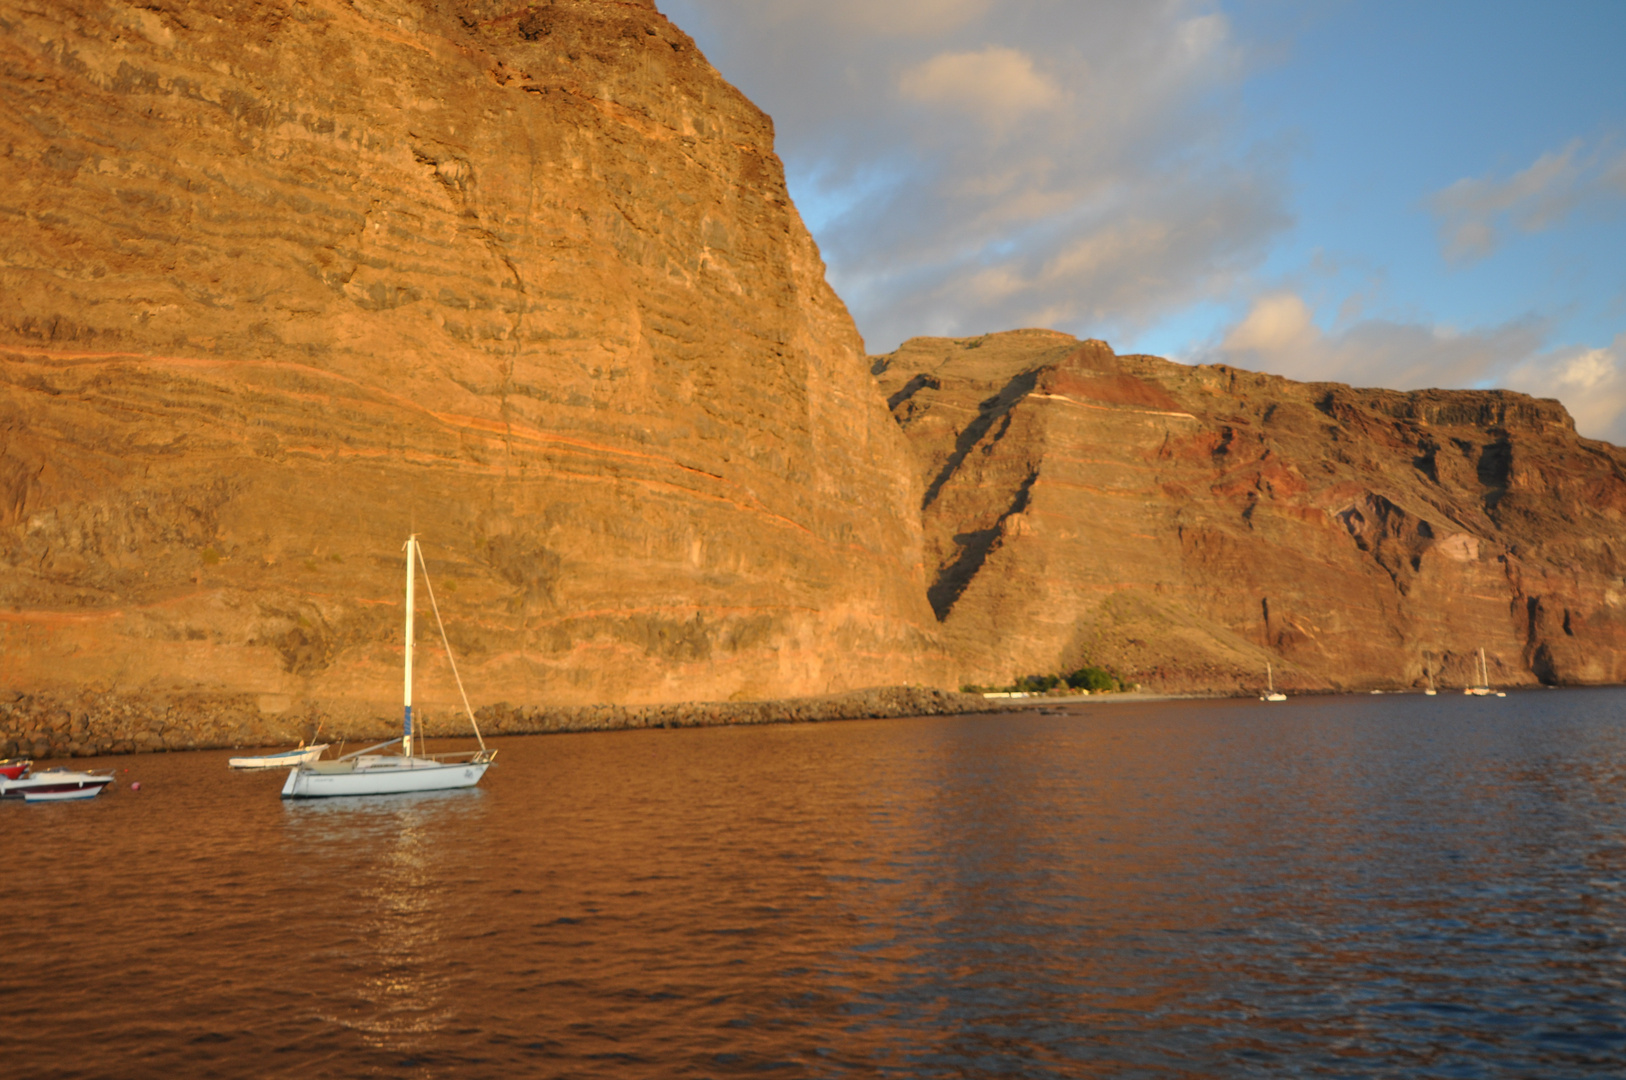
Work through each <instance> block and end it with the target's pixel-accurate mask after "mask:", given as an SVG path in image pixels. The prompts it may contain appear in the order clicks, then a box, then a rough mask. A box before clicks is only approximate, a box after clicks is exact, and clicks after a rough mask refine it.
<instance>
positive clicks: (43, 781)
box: [0, 769, 113, 802]
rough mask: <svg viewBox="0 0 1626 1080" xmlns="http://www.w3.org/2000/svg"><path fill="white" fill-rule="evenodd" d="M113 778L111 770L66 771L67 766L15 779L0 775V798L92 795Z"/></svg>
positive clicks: (60, 798)
mask: <svg viewBox="0 0 1626 1080" xmlns="http://www.w3.org/2000/svg"><path fill="white" fill-rule="evenodd" d="M112 782H113V774H112V773H86V772H69V771H68V770H67V769H46V770H45V771H44V772H31V773H29V774H28V775H27V776H23V777H20V778H19V779H16V780H12V779H0V798H6V799H24V800H26V801H28V802H66V801H67V800H69V799H93V798H95V797H96V796H97V795H100V794H101V793H102V789H103V788H105V787H106V786H107V785H108V784H111V783H112Z"/></svg>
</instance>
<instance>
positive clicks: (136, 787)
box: [130, 780, 141, 791]
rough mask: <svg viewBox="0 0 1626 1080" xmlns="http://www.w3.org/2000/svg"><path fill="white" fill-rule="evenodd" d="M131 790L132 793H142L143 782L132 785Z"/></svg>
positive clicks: (138, 781)
mask: <svg viewBox="0 0 1626 1080" xmlns="http://www.w3.org/2000/svg"><path fill="white" fill-rule="evenodd" d="M130 790H131V791H140V790H141V781H140V780H137V781H135V782H134V783H132V784H131V785H130Z"/></svg>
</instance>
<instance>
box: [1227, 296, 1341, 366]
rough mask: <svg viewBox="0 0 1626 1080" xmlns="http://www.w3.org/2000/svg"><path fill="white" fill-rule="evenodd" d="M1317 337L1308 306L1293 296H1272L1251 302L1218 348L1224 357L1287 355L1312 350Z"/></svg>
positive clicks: (1317, 332) (1319, 333)
mask: <svg viewBox="0 0 1626 1080" xmlns="http://www.w3.org/2000/svg"><path fill="white" fill-rule="evenodd" d="M1320 336H1321V331H1320V330H1319V329H1317V328H1316V325H1315V321H1314V317H1313V316H1312V315H1311V313H1310V305H1308V304H1306V303H1305V302H1304V301H1303V300H1302V299H1300V298H1299V297H1298V296H1297V295H1296V294H1295V293H1272V294H1271V295H1269V296H1262V297H1260V298H1259V299H1258V300H1257V301H1255V303H1254V305H1253V308H1252V310H1250V311H1249V312H1248V315H1247V317H1246V318H1245V319H1243V320H1242V321H1241V322H1240V323H1238V324H1237V325H1236V326H1235V327H1233V328H1232V329H1231V332H1230V333H1229V334H1226V335H1225V341H1224V343H1223V344H1222V345H1221V348H1223V349H1224V350H1225V351H1226V352H1228V353H1239V352H1253V353H1260V354H1264V355H1270V356H1281V355H1284V354H1287V355H1290V354H1293V353H1296V352H1302V351H1304V350H1307V349H1312V348H1314V347H1315V345H1316V343H1317V342H1318V341H1319V339H1320Z"/></svg>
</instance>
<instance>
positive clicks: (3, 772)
mask: <svg viewBox="0 0 1626 1080" xmlns="http://www.w3.org/2000/svg"><path fill="white" fill-rule="evenodd" d="M32 764H34V762H33V760H32V759H30V758H25V757H8V758H7V759H6V760H4V761H0V776H3V777H5V778H6V779H7V780H20V779H22V775H23V773H25V772H27V771H28V767H29V766H30V765H32Z"/></svg>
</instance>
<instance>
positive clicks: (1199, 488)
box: [872, 330, 1626, 692]
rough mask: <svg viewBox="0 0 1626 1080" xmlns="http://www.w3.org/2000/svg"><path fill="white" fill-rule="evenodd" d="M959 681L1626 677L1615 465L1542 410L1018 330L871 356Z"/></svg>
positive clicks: (1621, 486)
mask: <svg viewBox="0 0 1626 1080" xmlns="http://www.w3.org/2000/svg"><path fill="white" fill-rule="evenodd" d="M872 367H873V370H874V371H875V372H876V375H877V378H878V379H879V381H880V384H881V389H882V392H883V393H885V394H886V395H887V400H888V404H889V406H890V407H891V409H892V411H893V415H894V416H895V417H896V419H897V421H898V423H899V425H900V427H901V428H902V430H903V431H904V432H905V433H906V434H907V435H908V436H909V439H910V442H911V443H912V445H913V446H914V448H915V452H916V460H917V468H918V470H919V476H920V478H921V482H922V485H923V487H924V495H923V501H922V505H923V515H924V524H925V530H926V537H927V560H928V570H929V572H928V576H929V578H930V584H929V586H928V591H929V596H930V600H931V603H932V606H933V609H934V611H935V613H936V614H937V616H938V618H939V619H940V621H941V625H942V627H943V629H944V631H945V632H946V633H947V634H948V635H949V636H950V639H951V642H952V644H953V646H954V648H955V649H956V650H957V653H958V656H959V657H960V660H961V664H962V671H963V673H964V677H965V678H967V679H969V680H972V681H976V682H994V681H1005V680H1009V679H1010V678H1011V677H1013V676H1014V675H1019V674H1024V673H1030V672H1055V671H1067V670H1071V669H1072V668H1074V667H1077V666H1079V665H1081V664H1083V663H1085V662H1093V663H1098V664H1103V665H1107V666H1110V667H1112V668H1114V669H1116V670H1117V671H1118V672H1119V673H1120V674H1121V675H1123V676H1124V677H1126V678H1130V679H1134V680H1137V681H1140V682H1142V683H1143V684H1147V685H1149V686H1154V687H1157V688H1160V689H1170V690H1207V691H1218V692H1246V691H1249V690H1253V689H1256V688H1258V687H1260V686H1261V685H1262V684H1263V682H1264V677H1265V666H1266V664H1267V662H1268V663H1271V664H1273V665H1274V666H1275V671H1276V677H1277V680H1278V683H1279V684H1280V685H1285V686H1286V687H1288V688H1293V689H1311V688H1314V689H1365V688H1379V689H1381V688H1398V687H1421V686H1424V685H1426V684H1427V682H1428V680H1430V679H1432V680H1434V681H1435V682H1437V683H1438V684H1439V685H1440V686H1441V687H1460V686H1463V685H1465V684H1468V683H1470V682H1475V681H1477V678H1476V676H1475V675H1474V666H1475V664H1476V663H1477V656H1478V650H1479V649H1480V648H1483V649H1484V650H1485V656H1486V658H1487V661H1488V668H1489V675H1490V679H1491V681H1492V682H1493V683H1497V684H1501V685H1525V684H1536V683H1538V682H1540V683H1602V682H1619V681H1621V680H1622V679H1623V678H1626V607H1623V601H1626V580H1623V578H1622V573H1623V571H1626V563H1623V555H1626V552H1623V550H1622V546H1621V540H1620V536H1621V524H1622V515H1623V512H1626V451H1623V450H1621V449H1620V448H1619V447H1615V446H1611V445H1609V444H1607V443H1602V442H1597V441H1594V440H1590V439H1584V438H1581V437H1579V436H1578V435H1577V434H1576V432H1575V429H1574V424H1573V422H1572V421H1571V419H1570V417H1569V415H1568V414H1567V413H1566V412H1565V410H1564V409H1563V407H1562V406H1561V405H1559V404H1558V403H1557V402H1556V401H1550V400H1538V399H1535V398H1531V397H1527V396H1525V395H1522V394H1516V393H1509V392H1503V391H1485V392H1478V391H1449V392H1448V391H1438V390H1426V391H1418V392H1413V393H1399V392H1394V391H1387V390H1359V389H1352V388H1350V387H1348V386H1343V385H1338V384H1331V383H1296V382H1293V381H1290V380H1287V379H1282V378H1277V377H1274V376H1269V375H1258V374H1253V373H1250V372H1246V371H1240V370H1236V369H1233V368H1228V367H1223V366H1198V367H1189V366H1185V365H1180V364H1174V363H1170V362H1168V361H1166V360H1161V359H1157V358H1155V357H1147V356H1117V355H1114V353H1113V352H1112V350H1111V349H1110V348H1109V347H1108V346H1106V345H1105V344H1103V343H1102V342H1099V341H1079V340H1076V339H1074V338H1071V337H1069V336H1068V335H1066V334H1060V333H1054V332H1051V331H1042V330H1023V331H1015V332H1011V333H1005V334H993V335H989V336H987V337H981V338H971V339H945V338H916V339H914V340H912V341H909V342H907V343H905V344H904V345H903V346H902V347H901V348H900V349H898V350H897V351H896V352H894V353H891V354H888V355H886V356H880V357H875V358H873V365H872Z"/></svg>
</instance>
